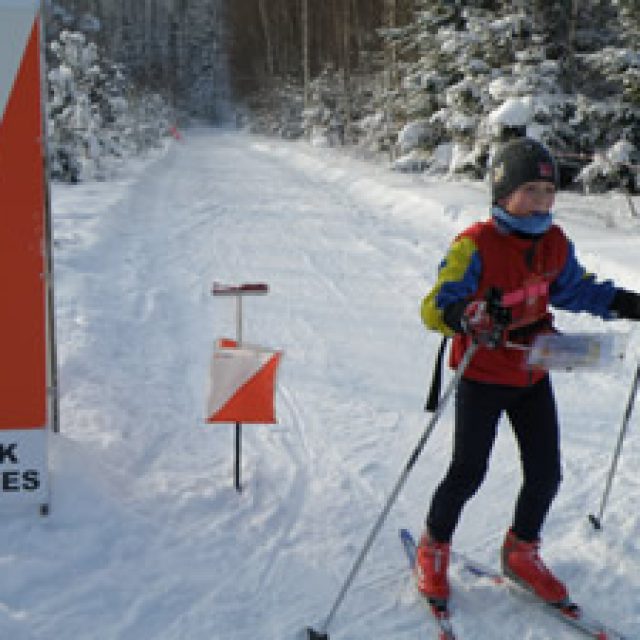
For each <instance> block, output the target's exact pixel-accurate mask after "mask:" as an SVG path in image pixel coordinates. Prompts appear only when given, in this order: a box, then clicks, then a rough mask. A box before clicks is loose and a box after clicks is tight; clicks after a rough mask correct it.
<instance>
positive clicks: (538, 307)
mask: <svg viewBox="0 0 640 640" xmlns="http://www.w3.org/2000/svg"><path fill="white" fill-rule="evenodd" d="M490 176H491V187H492V205H493V206H492V209H491V217H490V218H489V219H488V220H486V221H484V222H480V223H477V224H474V225H472V226H471V227H469V228H468V229H466V230H465V231H463V232H462V233H461V234H460V235H459V236H458V237H457V238H456V239H455V241H454V242H453V244H452V245H451V247H450V248H449V251H448V253H447V255H446V257H445V259H444V261H443V262H442V264H441V265H440V268H439V273H438V279H437V282H436V284H435V286H434V287H433V289H432V291H431V292H430V293H429V294H428V295H427V296H426V297H425V299H424V301H423V303H422V319H423V321H424V323H425V324H426V325H427V327H429V328H430V329H435V330H437V331H441V332H442V333H444V334H445V335H454V334H455V335H454V338H453V344H452V348H451V356H450V365H451V366H452V367H453V368H456V367H457V365H458V364H459V363H460V361H461V359H462V356H463V354H464V352H465V350H466V349H467V348H468V347H469V345H470V344H471V342H472V341H473V342H476V343H477V344H478V345H479V348H478V350H477V351H476V353H475V354H474V356H473V358H472V359H471V361H470V363H469V365H468V366H467V368H466V370H465V372H464V375H463V377H462V379H461V381H460V384H459V386H458V389H457V392H456V401H455V430H454V438H453V440H454V448H453V456H452V460H451V463H450V466H449V469H448V471H447V473H446V475H445V477H444V479H443V480H442V482H441V483H440V485H439V486H438V488H437V489H436V491H435V493H434V495H433V498H432V502H431V506H430V509H429V512H428V515H427V519H426V530H425V532H424V534H423V535H422V537H421V539H420V542H419V545H418V553H417V569H418V576H419V580H418V586H419V589H420V590H421V591H422V592H423V593H424V595H425V596H427V597H428V598H430V599H431V600H432V601H433V602H445V601H446V599H447V598H448V596H449V583H448V580H447V567H448V562H449V548H450V543H451V538H452V536H453V532H454V529H455V527H456V525H457V523H458V519H459V517H460V514H461V512H462V509H463V507H464V505H465V503H466V502H467V500H469V498H471V496H473V495H474V493H475V492H476V491H477V490H478V488H479V486H480V484H481V483H482V481H483V479H484V476H485V473H486V470H487V464H488V459H489V455H490V452H491V449H492V447H493V443H494V440H495V437H496V429H497V424H498V420H499V418H500V416H501V414H502V413H503V412H505V413H506V414H507V416H508V418H509V420H510V423H511V426H512V429H513V431H514V433H515V437H516V440H517V443H518V447H519V450H520V458H521V465H522V474H523V482H522V487H521V490H520V493H519V496H518V499H517V502H516V505H515V513H514V516H513V521H512V524H511V527H510V529H509V530H508V531H507V533H506V536H505V539H504V544H503V546H502V555H501V561H502V570H503V572H504V573H505V574H506V575H508V576H509V577H511V578H512V579H514V580H515V581H517V582H519V583H520V584H522V585H523V586H524V587H525V588H527V589H530V590H532V591H534V592H535V593H536V594H538V595H539V596H540V597H541V598H543V599H544V600H547V601H549V602H562V601H565V600H566V599H567V597H568V596H567V589H566V587H565V585H564V584H563V583H562V582H561V581H560V580H558V578H556V577H555V576H554V575H553V574H552V573H551V571H550V570H549V569H548V568H547V567H546V566H545V565H544V563H543V562H542V560H541V558H540V556H539V546H540V531H541V529H542V525H543V522H544V520H545V518H546V515H547V512H548V510H549V508H550V506H551V503H552V501H553V499H554V497H555V495H556V492H557V490H558V486H559V483H560V480H561V465H560V448H559V442H558V440H559V428H558V418H557V414H556V404H555V399H554V394H553V389H552V386H551V382H550V379H549V375H548V372H547V371H544V370H541V369H531V368H527V366H526V350H525V349H523V348H522V347H526V346H527V345H529V344H531V342H532V340H533V338H534V337H535V336H536V335H538V334H540V333H541V332H549V331H553V325H552V315H551V314H550V313H549V310H548V307H549V305H553V306H555V307H558V308H560V309H565V310H569V311H574V312H578V311H586V312H589V313H591V314H593V315H595V316H599V317H601V318H603V319H605V320H609V319H615V318H626V319H631V320H640V295H638V294H637V293H634V292H630V291H625V290H624V289H621V288H618V287H616V286H615V285H614V284H613V283H612V282H609V281H606V282H597V281H596V280H595V278H594V277H593V276H592V275H590V274H588V273H587V272H586V271H585V269H584V268H583V267H582V266H581V265H580V264H579V263H578V261H577V260H576V256H575V253H574V247H573V244H572V243H571V241H570V240H569V239H568V238H567V237H566V236H565V235H564V233H563V231H562V230H561V229H560V227H558V226H557V225H555V224H554V223H553V222H552V215H551V213H550V211H551V208H552V206H553V203H554V200H555V191H556V186H557V168H556V164H555V161H554V159H553V157H552V156H551V154H550V153H549V151H548V150H547V149H546V148H545V147H544V146H543V145H542V144H540V143H539V142H537V141H535V140H532V139H529V138H518V139H516V140H512V141H511V142H509V143H507V144H506V145H504V146H503V147H502V148H501V149H499V150H498V152H497V153H496V154H495V156H494V159H493V162H492V167H491V174H490ZM487 294H493V300H488V299H487ZM518 347H520V348H518Z"/></svg>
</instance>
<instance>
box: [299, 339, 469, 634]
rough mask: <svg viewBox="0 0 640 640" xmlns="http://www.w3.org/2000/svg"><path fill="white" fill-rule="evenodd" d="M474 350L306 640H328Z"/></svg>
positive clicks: (439, 405)
mask: <svg viewBox="0 0 640 640" xmlns="http://www.w3.org/2000/svg"><path fill="white" fill-rule="evenodd" d="M477 348H478V345H477V344H476V343H472V344H471V345H470V346H469V348H468V349H467V351H466V352H465V354H464V357H463V359H462V361H461V362H460V364H459V365H458V368H457V369H456V373H455V375H454V377H453V378H452V379H451V381H450V382H449V385H448V386H447V388H446V389H445V392H444V393H443V395H442V399H441V400H440V402H439V404H438V406H437V408H436V409H435V411H434V413H433V416H432V417H431V420H429V423H428V424H427V426H426V427H425V429H424V432H423V433H422V436H421V437H420V440H419V441H418V444H417V445H416V448H415V449H414V450H413V453H412V454H411V456H410V457H409V460H408V461H407V463H406V464H405V466H404V469H403V470H402V473H401V474H400V477H399V478H398V480H397V481H396V484H395V486H394V487H393V490H392V491H391V494H390V495H389V497H388V499H387V502H386V503H385V505H384V508H383V509H382V512H381V513H380V515H379V516H378V519H377V520H376V522H375V524H374V525H373V528H372V529H371V532H370V533H369V536H368V537H367V540H366V542H365V543H364V546H363V547H362V550H361V551H360V554H359V555H358V557H357V558H356V561H355V562H354V563H353V567H351V571H349V575H348V576H347V578H346V580H345V581H344V584H343V585H342V588H341V589H340V592H339V593H338V596H337V598H336V600H335V602H334V603H333V606H332V607H331V610H330V611H329V615H327V617H326V618H325V620H324V622H323V623H322V626H321V627H320V630H319V631H316V630H315V629H312V628H311V627H308V628H307V634H306V639H307V640H329V635H328V634H327V630H328V628H329V626H330V625H331V622H332V621H333V618H334V616H335V615H336V612H337V610H338V608H339V607H340V605H341V604H342V601H343V600H344V598H345V596H346V594H347V591H348V590H349V588H350V587H351V584H352V582H353V580H354V578H355V576H356V574H357V573H358V571H359V569H360V566H361V565H362V562H363V561H364V559H365V556H366V555H367V553H368V552H369V550H370V549H371V545H372V544H373V541H374V540H375V538H376V536H377V535H378V533H379V531H380V529H381V528H382V525H383V524H384V521H385V520H386V518H387V515H389V511H391V507H392V506H393V504H394V503H395V501H396V498H397V497H398V494H399V493H400V491H401V489H402V487H403V486H404V484H405V482H406V480H407V478H408V477H409V473H411V470H412V469H413V466H414V465H415V463H416V461H417V460H418V458H419V457H420V454H421V453H422V449H423V448H424V445H425V444H426V442H427V440H428V439H429V436H430V435H431V432H432V431H433V429H434V427H435V426H436V423H437V422H438V420H439V418H440V416H441V415H442V412H443V410H444V408H445V406H446V404H447V401H448V400H449V396H450V395H451V394H452V393H453V391H454V389H455V388H456V387H457V386H458V382H459V381H460V378H462V374H463V373H464V372H465V369H466V368H467V365H468V364H469V361H470V360H471V358H472V357H473V354H474V353H475V352H476V349H477Z"/></svg>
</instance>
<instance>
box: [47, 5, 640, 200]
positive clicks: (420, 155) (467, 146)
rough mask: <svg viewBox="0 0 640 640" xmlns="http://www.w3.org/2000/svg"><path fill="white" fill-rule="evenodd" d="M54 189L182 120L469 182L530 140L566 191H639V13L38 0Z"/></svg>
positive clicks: (89, 175) (106, 165)
mask: <svg viewBox="0 0 640 640" xmlns="http://www.w3.org/2000/svg"><path fill="white" fill-rule="evenodd" d="M45 7H46V17H47V20H46V24H47V41H48V48H47V64H48V78H49V90H50V95H49V138H50V158H51V162H50V166H51V173H52V175H53V176H54V178H58V179H62V180H67V181H77V180H83V179H93V178H100V179H107V178H108V177H109V175H110V174H112V173H113V171H116V170H117V168H118V166H120V164H121V163H122V162H123V160H124V159H126V157H128V156H129V155H131V154H140V153H144V150H145V149H146V148H148V147H149V146H153V145H157V144H158V143H159V141H160V140H161V138H162V137H163V136H164V135H167V134H168V133H169V132H172V133H173V134H174V135H177V131H178V127H180V126H185V125H186V124H187V123H188V122H190V121H192V120H193V119H198V120H206V121H209V122H212V123H215V124H225V125H227V124H232V125H233V126H242V127H247V128H249V129H250V130H251V131H255V132H259V133H266V134H270V135H279V136H283V137H286V138H291V139H297V138H306V139H307V140H308V141H309V142H310V143H311V144H314V145H323V146H329V145H344V146H347V147H349V148H351V149H353V150H355V151H357V152H358V153H359V154H362V155H365V156H367V157H371V158H376V159H379V160H381V161H383V162H388V163H389V164H390V166H391V167H392V168H394V169H396V170H403V171H416V172H420V171H424V172H429V173H442V174H446V175H456V176H470V177H472V178H482V177H483V176H484V174H485V172H486V167H487V163H488V161H489V158H490V155H491V152H492V149H493V148H494V146H495V144H497V143H499V142H502V141H504V140H506V139H508V138H510V137H512V136H516V135H523V134H528V135H531V136H534V137H536V138H538V139H540V140H542V141H543V142H545V143H546V144H547V145H548V146H549V147H550V148H551V149H552V150H553V152H554V153H555V154H556V156H557V157H558V160H559V164H560V168H561V175H562V183H563V186H565V187H579V188H583V189H587V190H600V191H602V190H608V189H611V188H621V189H624V190H625V191H627V192H630V193H637V192H638V191H640V49H639V47H640V44H639V43H640V3H639V2H638V1H637V0H613V1H612V0H607V1H604V0H528V1H527V2H524V1H521V0H516V1H509V2H506V1H503V0H323V1H318V0H118V1H117V2H116V1H114V0H56V1H55V2H54V1H52V0H47V1H46V2H45Z"/></svg>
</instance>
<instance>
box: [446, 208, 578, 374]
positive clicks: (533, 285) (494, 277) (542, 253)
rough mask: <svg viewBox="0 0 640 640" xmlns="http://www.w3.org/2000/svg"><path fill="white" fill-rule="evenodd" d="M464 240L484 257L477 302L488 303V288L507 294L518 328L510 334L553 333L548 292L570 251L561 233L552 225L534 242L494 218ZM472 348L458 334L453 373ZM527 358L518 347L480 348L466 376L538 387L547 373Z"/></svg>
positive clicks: (470, 231) (466, 233)
mask: <svg viewBox="0 0 640 640" xmlns="http://www.w3.org/2000/svg"><path fill="white" fill-rule="evenodd" d="M459 237H469V238H471V239H472V240H473V242H474V244H475V246H476V248H477V251H478V252H479V254H480V259H481V263H482V274H481V276H480V282H479V286H478V290H477V291H476V294H475V296H474V297H475V299H482V298H484V296H485V294H486V291H487V289H489V288H490V287H497V288H499V289H500V290H501V291H502V292H503V294H504V297H503V304H505V306H508V307H509V308H510V309H511V314H512V320H513V324H512V325H510V331H512V330H513V329H517V328H520V329H526V327H528V326H532V325H535V326H537V325H541V328H540V330H539V331H544V330H546V331H549V330H551V325H552V320H553V316H552V315H551V313H550V312H549V308H548V307H549V288H550V286H551V283H552V282H553V281H554V280H555V278H557V276H558V275H559V274H560V272H561V270H562V268H563V266H564V264H565V262H566V260H567V256H568V251H569V245H568V241H567V239H566V237H565V235H564V233H563V232H562V231H561V229H560V228H559V227H557V226H556V225H552V227H551V228H550V229H549V231H547V232H546V233H545V234H544V235H542V236H540V237H539V238H536V239H529V238H522V237H519V236H516V235H513V234H511V233H508V232H505V231H503V230H501V229H500V228H499V227H498V226H497V225H496V224H495V222H494V220H493V219H490V220H487V221H485V222H479V223H477V224H475V225H473V226H471V227H469V228H468V229H467V230H466V231H463V232H462V233H461V234H460V236H459ZM545 320H546V322H545ZM525 333H526V332H525ZM514 335H517V332H516V334H514ZM534 335H535V331H534V332H532V333H530V334H529V335H528V336H527V338H525V339H518V338H515V337H514V339H513V340H510V342H512V341H513V342H517V343H520V344H522V346H526V345H527V344H529V343H530V342H531V340H532V339H533V337H534ZM469 344H470V338H469V337H468V336H466V335H463V334H456V335H455V337H454V339H453V344H452V347H451V356H450V365H451V366H452V367H453V368H456V367H457V366H458V364H459V362H460V360H461V359H462V356H463V354H464V352H465V351H466V349H467V347H468V346H469ZM526 359H527V352H526V350H524V349H518V348H517V347H513V346H503V347H500V348H498V349H488V348H486V347H480V348H479V349H478V351H477V352H476V354H475V355H474V357H473V359H472V360H471V362H470V364H469V365H468V367H467V369H466V371H465V374H464V377H465V378H469V379H471V380H477V381H480V382H490V383H495V384H504V385H511V386H527V385H530V384H534V383H536V382H538V381H539V380H540V379H541V378H542V377H544V375H545V374H546V371H544V370H541V369H530V368H528V367H527V363H526Z"/></svg>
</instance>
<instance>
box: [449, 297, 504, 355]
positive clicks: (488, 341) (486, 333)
mask: <svg viewBox="0 0 640 640" xmlns="http://www.w3.org/2000/svg"><path fill="white" fill-rule="evenodd" d="M501 299H502V293H501V292H500V291H499V290H497V289H493V288H492V289H489V290H488V291H487V295H486V296H485V298H484V299H483V300H473V301H471V302H464V301H460V302H456V303H454V304H452V305H450V306H449V307H447V308H446V309H445V310H444V313H443V318H444V321H445V322H446V323H447V324H448V325H449V326H450V327H451V328H452V329H453V330H454V331H456V332H457V333H466V334H467V335H468V336H470V337H471V339H472V340H473V341H474V342H475V343H477V344H479V345H482V346H484V347H488V348H490V349H496V348H497V347H499V346H500V345H502V343H503V342H504V341H505V336H506V330H507V327H508V326H509V323H510V322H511V312H510V311H509V309H505V307H503V306H502V304H501Z"/></svg>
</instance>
